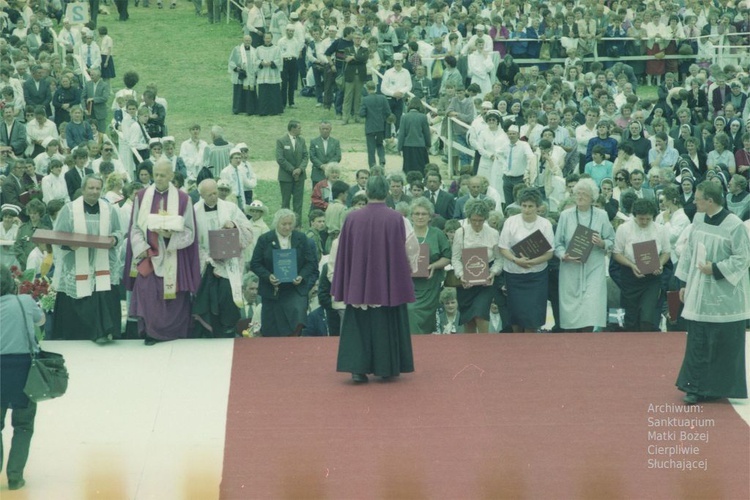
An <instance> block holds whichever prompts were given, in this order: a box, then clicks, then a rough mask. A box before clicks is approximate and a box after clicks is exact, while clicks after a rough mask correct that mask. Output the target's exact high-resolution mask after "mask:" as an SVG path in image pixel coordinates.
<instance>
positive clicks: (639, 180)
mask: <svg viewBox="0 0 750 500" xmlns="http://www.w3.org/2000/svg"><path fill="white" fill-rule="evenodd" d="M643 180H644V173H643V172H642V171H640V170H633V172H632V173H631V174H630V188H629V189H626V190H625V192H628V191H632V192H633V193H635V195H636V196H637V197H638V198H643V199H645V200H651V201H653V202H656V194H654V190H653V189H651V188H645V187H643Z"/></svg>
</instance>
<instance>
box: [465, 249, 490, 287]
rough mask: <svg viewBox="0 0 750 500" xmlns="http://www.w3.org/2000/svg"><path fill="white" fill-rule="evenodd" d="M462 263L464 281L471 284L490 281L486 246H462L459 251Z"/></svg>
mask: <svg viewBox="0 0 750 500" xmlns="http://www.w3.org/2000/svg"><path fill="white" fill-rule="evenodd" d="M461 262H463V264H464V281H466V282H467V283H469V284H471V285H487V284H488V283H489V281H490V266H489V263H488V262H487V248H485V247H480V248H464V249H463V250H462V252H461Z"/></svg>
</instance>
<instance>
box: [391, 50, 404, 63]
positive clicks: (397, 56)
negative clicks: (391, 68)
mask: <svg viewBox="0 0 750 500" xmlns="http://www.w3.org/2000/svg"><path fill="white" fill-rule="evenodd" d="M393 60H394V61H403V60H404V55H403V54H402V53H401V52H396V53H395V54H393Z"/></svg>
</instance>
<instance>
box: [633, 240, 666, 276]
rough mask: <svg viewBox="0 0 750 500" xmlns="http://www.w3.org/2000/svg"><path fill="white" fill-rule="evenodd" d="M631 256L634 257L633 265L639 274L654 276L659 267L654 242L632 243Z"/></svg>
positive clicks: (657, 253)
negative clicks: (636, 267)
mask: <svg viewBox="0 0 750 500" xmlns="http://www.w3.org/2000/svg"><path fill="white" fill-rule="evenodd" d="M633 256H634V257H635V265H636V266H638V270H639V271H640V272H641V274H654V273H655V272H656V271H658V270H659V267H661V264H660V263H659V250H658V249H657V247H656V241H654V240H648V241H642V242H641V243H633Z"/></svg>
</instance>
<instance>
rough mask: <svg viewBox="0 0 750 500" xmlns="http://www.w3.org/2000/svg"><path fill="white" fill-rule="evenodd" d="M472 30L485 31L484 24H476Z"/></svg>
mask: <svg viewBox="0 0 750 500" xmlns="http://www.w3.org/2000/svg"><path fill="white" fill-rule="evenodd" d="M474 29H475V30H477V31H479V30H482V31H485V29H486V28H485V27H484V24H477V25H476V26H474Z"/></svg>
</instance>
